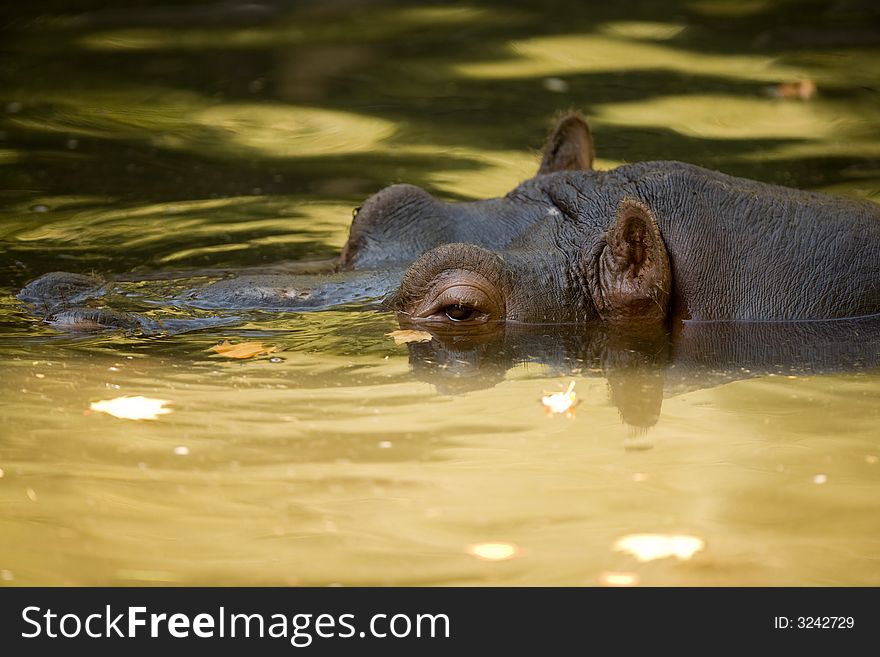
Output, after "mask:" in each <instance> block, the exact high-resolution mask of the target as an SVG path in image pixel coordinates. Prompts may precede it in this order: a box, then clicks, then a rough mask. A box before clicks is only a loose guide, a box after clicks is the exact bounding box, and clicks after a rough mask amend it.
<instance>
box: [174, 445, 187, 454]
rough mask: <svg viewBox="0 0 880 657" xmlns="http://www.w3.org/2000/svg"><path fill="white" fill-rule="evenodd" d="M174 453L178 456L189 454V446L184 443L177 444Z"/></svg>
mask: <svg viewBox="0 0 880 657" xmlns="http://www.w3.org/2000/svg"><path fill="white" fill-rule="evenodd" d="M174 453H175V454H177V455H178V456H189V447H187V446H186V445H178V446H177V447H175V448H174Z"/></svg>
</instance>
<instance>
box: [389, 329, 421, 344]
mask: <svg viewBox="0 0 880 657" xmlns="http://www.w3.org/2000/svg"><path fill="white" fill-rule="evenodd" d="M385 335H386V336H388V337H389V338H393V339H394V344H407V343H410V342H430V341H431V339H432V338H433V336H432V335H431V334H430V333H428V332H427V331H414V330H412V329H401V330H399V331H391V333H386V334H385Z"/></svg>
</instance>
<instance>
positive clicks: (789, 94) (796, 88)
mask: <svg viewBox="0 0 880 657" xmlns="http://www.w3.org/2000/svg"><path fill="white" fill-rule="evenodd" d="M770 91H771V93H772V94H773V95H774V96H776V97H778V98H799V99H800V100H810V99H812V98H813V96H815V95H816V83H815V82H813V81H812V80H799V81H798V82H784V83H782V84H777V85H776V86H775V87H772V88H771V90H770Z"/></svg>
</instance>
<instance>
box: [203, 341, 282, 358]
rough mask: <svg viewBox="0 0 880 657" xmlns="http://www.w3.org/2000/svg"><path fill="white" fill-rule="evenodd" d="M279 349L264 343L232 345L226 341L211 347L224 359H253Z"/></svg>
mask: <svg viewBox="0 0 880 657" xmlns="http://www.w3.org/2000/svg"><path fill="white" fill-rule="evenodd" d="M276 349H277V347H267V346H265V345H264V344H263V343H262V342H239V343H238V344H232V343H231V342H230V341H229V340H224V341H223V342H221V343H220V344H217V345H214V346H213V347H211V351H216V352H217V353H218V354H219V355H221V356H223V357H224V358H253V357H254V356H263V355H266V354H271V353H272V352H273V351H275V350H276Z"/></svg>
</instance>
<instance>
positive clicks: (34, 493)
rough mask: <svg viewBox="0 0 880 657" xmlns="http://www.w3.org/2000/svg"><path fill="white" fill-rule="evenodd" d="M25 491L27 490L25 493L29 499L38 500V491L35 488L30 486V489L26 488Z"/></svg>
mask: <svg viewBox="0 0 880 657" xmlns="http://www.w3.org/2000/svg"><path fill="white" fill-rule="evenodd" d="M24 492H25V494H26V495H27V496H28V499H29V500H30V501H31V502H36V501H37V491H35V490H34V489H33V488H28V489H26V490H25V491H24Z"/></svg>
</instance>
